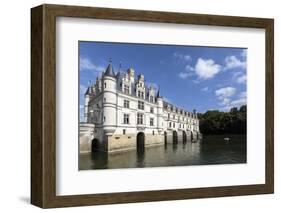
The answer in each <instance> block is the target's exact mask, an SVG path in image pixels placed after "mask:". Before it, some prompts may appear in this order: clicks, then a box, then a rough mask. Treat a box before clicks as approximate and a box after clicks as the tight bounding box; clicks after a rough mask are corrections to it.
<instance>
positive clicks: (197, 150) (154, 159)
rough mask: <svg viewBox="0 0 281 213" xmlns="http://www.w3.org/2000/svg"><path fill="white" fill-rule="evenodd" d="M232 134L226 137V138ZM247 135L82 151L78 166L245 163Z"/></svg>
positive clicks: (84, 167)
mask: <svg viewBox="0 0 281 213" xmlns="http://www.w3.org/2000/svg"><path fill="white" fill-rule="evenodd" d="M226 137H229V138H230V140H229V141H226V140H224V138H226ZM246 147H247V146H246V135H223V136H204V137H203V139H201V140H199V141H196V142H193V143H192V142H186V143H182V142H179V143H178V144H176V145H173V144H167V145H163V146H162V145H160V146H154V147H147V148H145V150H144V151H137V150H130V151H125V152H121V153H110V154H106V153H102V152H95V153H89V154H80V156H79V170H88V169H114V168H143V167H161V166H190V165H210V164H235V163H246V161H247V160H246V156H247V155H246Z"/></svg>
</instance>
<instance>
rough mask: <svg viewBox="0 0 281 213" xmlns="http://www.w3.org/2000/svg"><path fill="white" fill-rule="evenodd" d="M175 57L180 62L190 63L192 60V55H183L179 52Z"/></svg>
mask: <svg viewBox="0 0 281 213" xmlns="http://www.w3.org/2000/svg"><path fill="white" fill-rule="evenodd" d="M174 57H175V58H176V59H178V60H181V61H183V62H188V61H191V60H192V58H191V56H190V55H187V54H182V53H179V52H175V53H174Z"/></svg>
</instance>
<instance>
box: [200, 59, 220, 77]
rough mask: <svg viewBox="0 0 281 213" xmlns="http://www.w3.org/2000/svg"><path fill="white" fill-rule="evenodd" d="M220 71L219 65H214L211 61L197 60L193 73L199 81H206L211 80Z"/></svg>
mask: <svg viewBox="0 0 281 213" xmlns="http://www.w3.org/2000/svg"><path fill="white" fill-rule="evenodd" d="M220 71H221V65H219V64H216V63H215V61H214V60H212V59H206V60H205V59H202V58H198V60H197V63H196V65H195V73H196V75H197V76H198V78H199V79H202V80H206V79H210V78H213V77H214V76H215V75H216V74H218V73H219V72H220Z"/></svg>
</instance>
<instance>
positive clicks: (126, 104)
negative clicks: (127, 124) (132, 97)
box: [124, 100, 130, 108]
mask: <svg viewBox="0 0 281 213" xmlns="http://www.w3.org/2000/svg"><path fill="white" fill-rule="evenodd" d="M124 107H125V108H130V102H129V101H128V100H124Z"/></svg>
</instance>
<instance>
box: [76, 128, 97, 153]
mask: <svg viewBox="0 0 281 213" xmlns="http://www.w3.org/2000/svg"><path fill="white" fill-rule="evenodd" d="M94 127H95V125H93V124H88V123H80V125H79V152H80V153H88V152H91V146H92V139H93V138H94Z"/></svg>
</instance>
